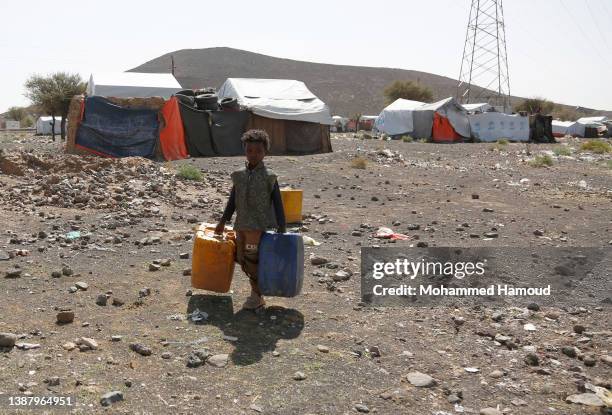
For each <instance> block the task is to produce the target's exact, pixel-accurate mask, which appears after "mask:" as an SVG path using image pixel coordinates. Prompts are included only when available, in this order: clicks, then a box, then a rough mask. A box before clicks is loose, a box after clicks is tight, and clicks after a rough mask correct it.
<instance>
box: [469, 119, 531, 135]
mask: <svg viewBox="0 0 612 415" xmlns="http://www.w3.org/2000/svg"><path fill="white" fill-rule="evenodd" d="M468 119H469V121H470V129H471V132H472V136H473V137H474V138H475V139H477V140H479V141H485V142H490V141H497V140H499V139H500V138H505V139H507V140H511V141H529V117H523V116H520V115H509V114H503V113H501V112H484V113H481V114H470V115H468Z"/></svg>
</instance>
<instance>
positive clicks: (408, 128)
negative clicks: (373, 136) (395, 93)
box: [374, 98, 425, 136]
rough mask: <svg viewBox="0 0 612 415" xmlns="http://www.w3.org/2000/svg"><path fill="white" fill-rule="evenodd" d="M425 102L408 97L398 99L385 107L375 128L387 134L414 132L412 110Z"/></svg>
mask: <svg viewBox="0 0 612 415" xmlns="http://www.w3.org/2000/svg"><path fill="white" fill-rule="evenodd" d="M422 105H425V103H423V102H419V101H411V100H408V99H402V98H399V99H396V100H395V101H393V103H391V104H390V105H389V106H387V107H385V108H384V109H383V110H382V112H381V113H380V115H379V116H378V118H377V119H376V121H375V123H374V128H375V129H376V130H378V131H380V132H382V133H385V134H387V135H391V136H393V135H401V134H412V133H413V129H414V128H413V119H412V111H413V110H414V109H416V108H418V107H420V106H422Z"/></svg>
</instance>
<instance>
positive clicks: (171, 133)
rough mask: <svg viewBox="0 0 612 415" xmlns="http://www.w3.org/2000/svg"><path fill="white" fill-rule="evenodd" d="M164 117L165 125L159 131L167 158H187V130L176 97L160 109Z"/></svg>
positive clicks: (163, 151)
mask: <svg viewBox="0 0 612 415" xmlns="http://www.w3.org/2000/svg"><path fill="white" fill-rule="evenodd" d="M160 114H161V116H162V117H163V118H164V127H163V128H162V129H161V131H160V132H159V143H160V145H161V150H162V154H163V155H164V158H165V159H166V160H180V159H184V158H187V146H186V145H185V130H184V129H183V120H182V119H181V112H180V111H179V106H178V100H177V99H176V97H172V98H170V99H169V100H168V101H166V103H165V104H164V106H163V107H162V109H161V111H160Z"/></svg>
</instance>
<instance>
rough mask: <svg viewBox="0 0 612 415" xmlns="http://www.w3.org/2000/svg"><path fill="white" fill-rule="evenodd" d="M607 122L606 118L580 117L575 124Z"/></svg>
mask: <svg viewBox="0 0 612 415" xmlns="http://www.w3.org/2000/svg"><path fill="white" fill-rule="evenodd" d="M606 121H608V117H606V116H604V115H602V116H598V117H582V118H580V119H579V120H578V121H577V122H579V123H580V124H593V123H605V122H606Z"/></svg>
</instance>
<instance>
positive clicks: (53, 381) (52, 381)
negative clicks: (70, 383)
mask: <svg viewBox="0 0 612 415" xmlns="http://www.w3.org/2000/svg"><path fill="white" fill-rule="evenodd" d="M45 383H46V384H47V386H59V384H60V378H59V377H58V376H51V377H50V378H48V379H45Z"/></svg>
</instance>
